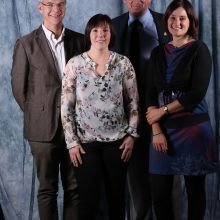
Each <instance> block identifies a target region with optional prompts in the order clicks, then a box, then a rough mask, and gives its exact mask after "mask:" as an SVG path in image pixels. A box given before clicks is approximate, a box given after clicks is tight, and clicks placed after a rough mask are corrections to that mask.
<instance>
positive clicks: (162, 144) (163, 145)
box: [152, 133, 168, 152]
mask: <svg viewBox="0 0 220 220" xmlns="http://www.w3.org/2000/svg"><path fill="white" fill-rule="evenodd" d="M152 143H153V146H154V149H155V150H157V151H159V152H166V151H167V150H168V147H167V140H166V137H165V136H164V134H163V133H160V134H157V135H155V136H154V135H153V140H152Z"/></svg>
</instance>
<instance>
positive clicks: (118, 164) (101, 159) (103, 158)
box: [75, 140, 128, 220]
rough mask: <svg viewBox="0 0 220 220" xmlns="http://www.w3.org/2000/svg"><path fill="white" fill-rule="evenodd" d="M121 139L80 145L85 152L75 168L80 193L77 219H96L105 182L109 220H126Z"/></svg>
mask: <svg viewBox="0 0 220 220" xmlns="http://www.w3.org/2000/svg"><path fill="white" fill-rule="evenodd" d="M121 143H122V140H120V141H115V142H108V143H103V142H93V143H88V144H82V146H83V148H84V150H85V151H86V154H84V155H82V157H83V158H82V159H83V164H82V165H80V166H79V167H77V168H75V173H76V178H77V182H78V188H79V196H80V209H79V216H80V218H79V219H80V220H95V219H96V217H97V215H98V209H99V207H100V206H99V205H100V203H99V202H100V197H101V193H102V192H103V191H102V189H103V188H102V186H103V182H104V187H105V192H106V198H107V207H108V216H109V220H125V181H126V172H127V166H128V163H127V162H123V161H122V160H121V150H120V149H119V147H120V145H121Z"/></svg>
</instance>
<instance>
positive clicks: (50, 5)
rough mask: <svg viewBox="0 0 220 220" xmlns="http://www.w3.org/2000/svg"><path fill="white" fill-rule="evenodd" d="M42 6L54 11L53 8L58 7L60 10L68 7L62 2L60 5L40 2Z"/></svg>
mask: <svg viewBox="0 0 220 220" xmlns="http://www.w3.org/2000/svg"><path fill="white" fill-rule="evenodd" d="M40 3H41V4H42V5H44V6H45V7H47V8H48V9H52V8H53V7H55V6H57V7H58V8H60V9H63V8H64V7H65V6H66V2H60V3H58V4H55V3H52V2H47V3H43V2H40Z"/></svg>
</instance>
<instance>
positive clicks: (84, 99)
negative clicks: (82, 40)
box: [61, 51, 139, 149]
mask: <svg viewBox="0 0 220 220" xmlns="http://www.w3.org/2000/svg"><path fill="white" fill-rule="evenodd" d="M106 65H107V71H106V73H105V74H104V75H103V76H100V75H98V74H97V73H96V68H95V67H96V64H95V62H94V61H93V60H92V59H91V58H90V57H89V55H88V53H87V52H85V53H82V54H80V55H78V56H76V57H73V58H72V59H70V61H69V62H68V63H67V65H66V68H65V71H64V77H63V80H62V96H61V118H62V124H63V128H64V133H65V139H66V143H67V148H68V149H69V148H72V147H75V146H76V145H78V144H80V143H88V142H93V141H100V142H110V141H116V140H119V139H121V138H123V137H124V136H125V135H127V134H129V135H132V136H133V137H137V136H138V134H137V124H138V118H139V117H138V92H137V84H136V76H135V72H134V69H133V66H132V64H131V63H130V61H129V59H128V58H126V57H125V56H122V55H119V54H117V53H115V52H112V51H110V56H109V60H108V63H107V64H106Z"/></svg>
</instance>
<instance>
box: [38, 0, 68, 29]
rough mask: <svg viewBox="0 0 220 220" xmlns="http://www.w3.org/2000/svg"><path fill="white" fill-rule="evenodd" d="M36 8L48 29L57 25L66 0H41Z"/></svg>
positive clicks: (63, 11)
mask: <svg viewBox="0 0 220 220" xmlns="http://www.w3.org/2000/svg"><path fill="white" fill-rule="evenodd" d="M38 9H39V11H40V13H41V14H42V16H43V18H44V25H45V27H47V28H48V29H51V28H54V27H59V26H60V25H61V24H62V20H63V18H64V16H65V11H66V0H41V1H40V3H39V5H38Z"/></svg>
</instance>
